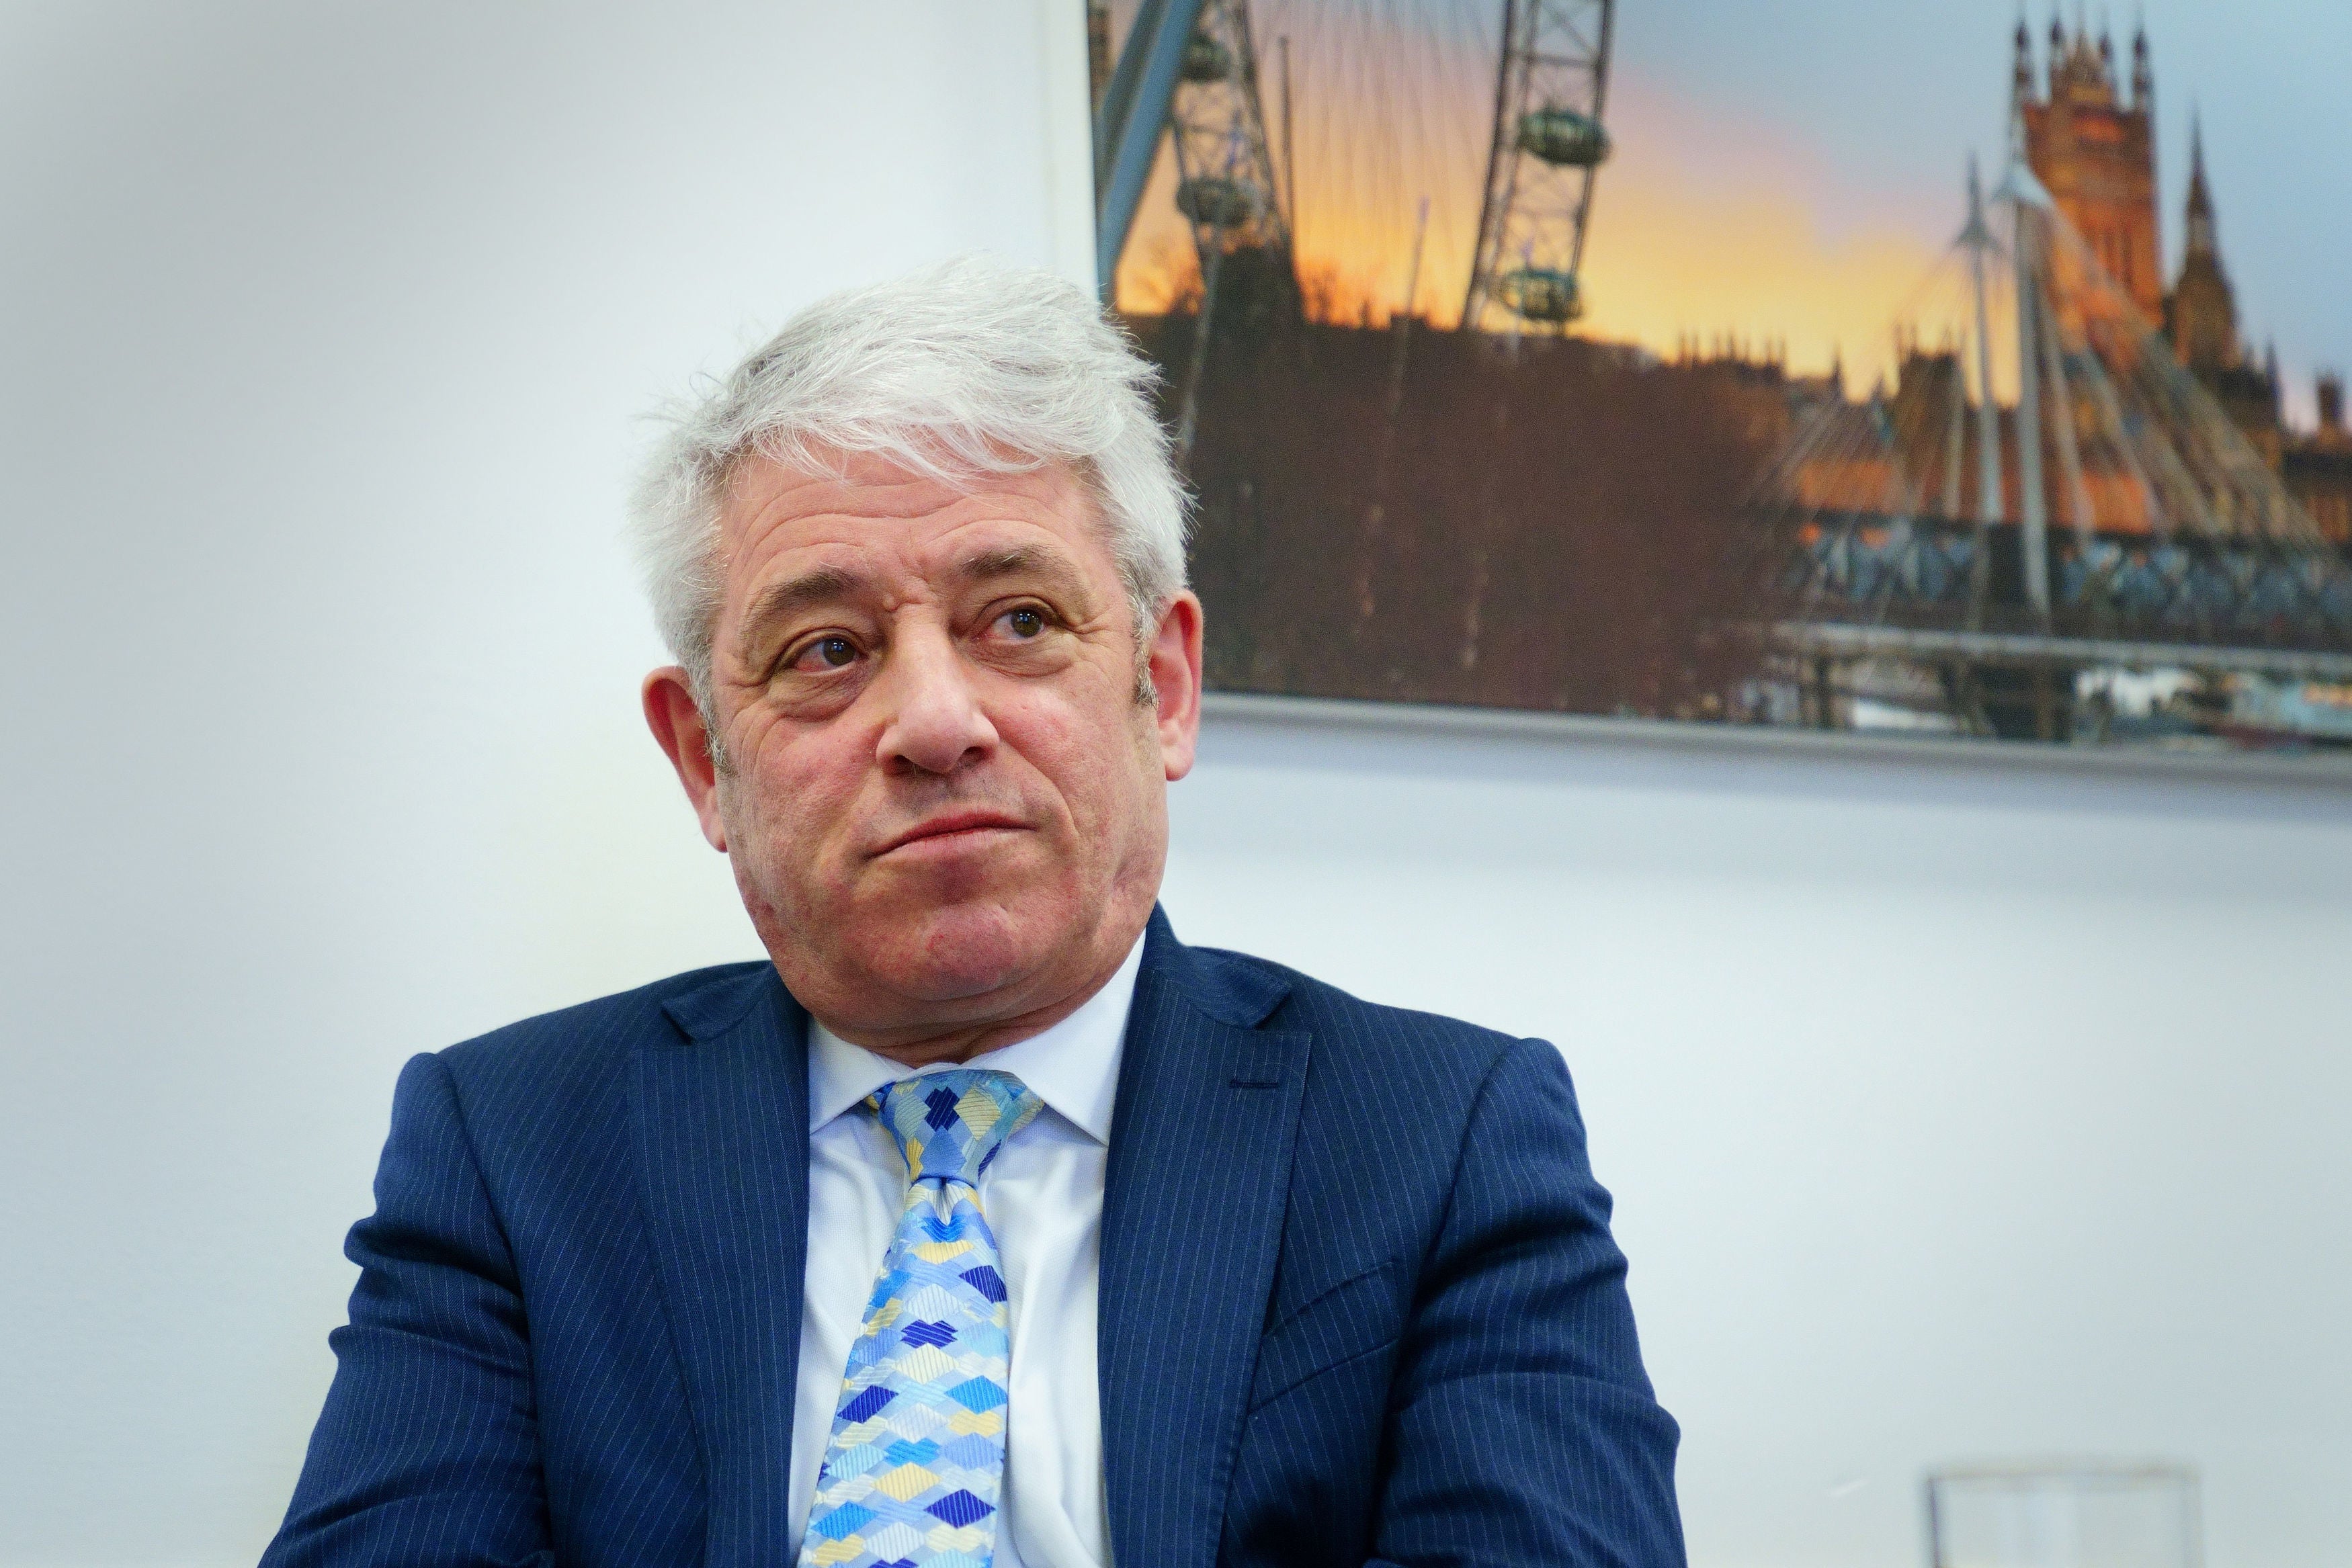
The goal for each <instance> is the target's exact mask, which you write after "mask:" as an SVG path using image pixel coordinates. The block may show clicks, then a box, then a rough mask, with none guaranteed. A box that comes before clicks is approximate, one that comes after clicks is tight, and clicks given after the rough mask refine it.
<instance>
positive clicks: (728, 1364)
mask: <svg viewBox="0 0 2352 1568" xmlns="http://www.w3.org/2000/svg"><path fill="white" fill-rule="evenodd" d="M668 1011H669V1014H670V1017H671V1019H673V1020H674V1021H675V1022H677V1025H678V1027H679V1029H680V1030H682V1031H683V1033H684V1036H685V1038H684V1039H682V1040H677V1041H675V1042H662V1043H657V1044H653V1045H648V1046H646V1047H645V1048H643V1049H642V1050H640V1051H639V1052H638V1055H637V1062H636V1085H635V1087H636V1132H637V1152H638V1157H639V1159H640V1161H641V1163H642V1169H643V1176H644V1190H645V1194H646V1214H647V1218H648V1221H649V1224H650V1227H651V1230H652V1233H653V1238H654V1254H655V1257H656V1267H657V1269H658V1270H659V1277H660V1285H661V1291H662V1296H663V1301H664V1302H665V1304H666V1306H667V1309H668V1317H669V1323H670V1331H671V1333H672V1334H673V1336H674V1337H675V1338H676V1340H677V1351H678V1357H679V1360H680V1363H681V1364H682V1366H683V1369H684V1373H685V1379H686V1386H687V1398H688V1405H689V1406H690V1408H691V1410H692V1412H693V1417H694V1424H695V1428H696V1434H697V1436H698V1438H699V1441H700V1448H701V1452H702V1459H703V1467H704V1474H705V1478H706V1484H707V1485H708V1487H709V1503H708V1506H709V1530H708V1534H707V1536H706V1538H705V1546H704V1559H703V1560H704V1562H705V1563H709V1564H713V1565H714V1568H716V1565H722V1564H738V1565H741V1568H751V1565H753V1564H760V1565H763V1568H764V1565H768V1564H773V1563H789V1562H791V1561H792V1560H793V1556H794V1555H795V1554H796V1553H797V1552H798V1551H799V1549H800V1542H798V1541H796V1540H793V1539H792V1538H791V1536H792V1532H791V1530H790V1528H789V1509H790V1497H791V1490H792V1489H791V1472H792V1453H793V1389H794V1378H795V1375H796V1373H797V1369H798V1364H799V1357H800V1335H801V1300H802V1294H803V1284H804V1275H805V1272H806V1268H807V1250H808V1041H807V1029H806V1019H807V1015H806V1014H805V1013H803V1011H802V1010H801V1008H800V1006H799V1004H798V1003H796V1002H794V1001H793V998H792V997H791V995H790V993H788V992H787V991H785V989H784V988H783V984H782V981H781V980H779V979H778V978H777V977H776V974H775V971H774V970H773V969H772V968H769V967H766V966H764V965H762V966H761V968H760V969H759V970H758V971H756V972H753V973H751V974H748V975H737V976H732V977H727V978H723V979H719V980H714V981H712V982H711V983H710V984H709V985H707V986H704V987H702V988H698V989H697V990H694V991H689V992H687V993H686V994H684V995H683V996H682V997H680V998H676V999H674V1000H673V1001H672V1002H671V1003H670V1004H669V1005H668Z"/></svg>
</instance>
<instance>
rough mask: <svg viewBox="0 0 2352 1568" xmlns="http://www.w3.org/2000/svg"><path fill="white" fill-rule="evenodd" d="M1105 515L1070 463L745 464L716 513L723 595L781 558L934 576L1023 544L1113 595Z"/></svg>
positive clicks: (849, 459) (748, 589)
mask: <svg viewBox="0 0 2352 1568" xmlns="http://www.w3.org/2000/svg"><path fill="white" fill-rule="evenodd" d="M1103 519H1104V512H1103V507H1102V504H1101V501H1100V499H1099V497H1098V496H1097V490H1096V486H1095V485H1094V484H1093V483H1092V476H1091V474H1090V473H1087V472H1083V471H1082V470H1081V469H1080V468H1079V467H1078V466H1077V465H1071V464H1067V463H1058V462H1056V463H1045V464H1040V465H1035V466H1033V467H1030V468H1027V469H1025V470H1022V471H1016V472H1011V473H993V472H980V473H974V474H970V475H967V476H952V477H951V476H940V475H937V474H927V473H923V472H920V471H919V470H918V469H916V468H913V467H911V466H909V465H906V464H904V463H901V462H898V461H897V460H894V459H892V458H889V457H886V456H880V455H873V454H864V453H853V454H840V455H834V454H828V455H824V457H822V458H821V459H820V460H818V461H815V462H812V463H809V464H805V465H803V464H784V463H779V462H777V461H776V460H774V459H772V458H769V457H766V456H761V455H753V456H749V457H746V458H744V459H742V460H741V461H740V462H739V463H738V464H737V465H736V466H735V468H734V469H733V470H732V472H731V473H730V476H729V484H728V486H727V490H726V493H725V499H724V502H723V504H722V506H721V508H720V514H719V541H718V542H719V552H720V562H721V568H722V570H723V572H724V579H725V582H726V593H725V598H726V600H727V601H729V606H730V609H731V608H734V607H735V606H737V605H739V604H740V602H741V601H743V600H744V599H745V598H747V597H749V596H750V595H751V594H753V593H756V592H757V591H759V589H760V587H761V584H762V583H763V582H764V581H765V580H767V579H768V578H770V577H772V576H773V575H774V574H775V573H776V572H777V571H778V570H782V568H783V564H784V563H786V562H803V563H804V562H805V561H807V560H809V559H814V558H823V557H827V556H839V555H842V554H845V553H855V554H861V555H871V554H887V556H888V557H890V558H891V559H893V560H895V561H897V562H898V564H899V565H900V566H901V567H902V568H904V569H907V570H919V571H922V572H925V573H929V572H933V571H937V570H945V569H946V568H947V567H948V566H949V564H950V558H953V559H956V560H961V559H962V558H964V557H966V556H969V555H970V554H971V552H972V551H973V550H974V549H986V548H991V547H994V548H998V549H1012V548H1015V547H1018V546H1022V545H1027V546H1030V547H1032V548H1043V549H1048V550H1052V551H1055V552H1057V553H1060V554H1063V555H1066V556H1067V557H1068V558H1069V559H1070V561H1071V563H1072V564H1073V565H1074V566H1075V567H1076V568H1077V569H1079V570H1081V571H1082V572H1083V573H1084V574H1085V575H1086V576H1087V577H1088V578H1091V579H1096V580H1097V586H1098V587H1100V588H1101V589H1102V590H1103V591H1106V592H1115V591H1117V589H1118V584H1119V573H1118V562H1117V560H1116V559H1115V558H1114V555H1113V552H1112V549H1111V546H1110V539H1109V534H1108V529H1107V528H1106V527H1105V526H1104V520H1103Z"/></svg>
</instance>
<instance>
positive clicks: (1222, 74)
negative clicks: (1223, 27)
mask: <svg viewBox="0 0 2352 1568" xmlns="http://www.w3.org/2000/svg"><path fill="white" fill-rule="evenodd" d="M1177 71H1178V74H1179V75H1181V76H1182V77H1183V78H1184V79H1185V80H1186V81H1196V82H1197V81H1224V80H1227V79H1228V78H1231V77H1232V76H1233V74H1234V52H1233V50H1231V49H1229V48H1227V47H1225V46H1224V45H1223V43H1221V42H1219V41H1218V40H1217V39H1215V38H1213V37H1209V35H1208V34H1206V33H1195V34H1193V35H1192V37H1189V38H1187V39H1185V40H1184V57H1183V63H1182V64H1181V65H1180V66H1178V67H1177Z"/></svg>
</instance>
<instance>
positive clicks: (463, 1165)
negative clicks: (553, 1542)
mask: <svg viewBox="0 0 2352 1568" xmlns="http://www.w3.org/2000/svg"><path fill="white" fill-rule="evenodd" d="M375 1201H376V1208H375V1213H374V1214H373V1216H372V1217H371V1218H366V1219H362V1220H361V1221H360V1222H359V1223H358V1224H357V1225H355V1226H353V1227H352V1233H351V1238H350V1239H349V1241H348V1242H347V1243H346V1244H345V1246H344V1251H345V1253H346V1255H348V1256H349V1257H350V1259H351V1260H352V1262H354V1263H357V1264H358V1265H359V1266H360V1281H359V1284H358V1286H357V1288H356V1289H354V1290H353V1291H352V1305H351V1322H350V1323H349V1325H348V1326H346V1327H343V1328H340V1329H337V1330H336V1331H335V1332H334V1333H332V1334H331V1335H330V1336H329V1339H328V1343H330V1344H331V1345H332V1346H333V1348H334V1352H335V1357H336V1372H335V1381H334V1385H333V1386H332V1387H331V1389H330V1390H329V1391H328V1394H327V1404H326V1408H325V1410H324V1411H323V1412H321V1413H320V1416H319V1425H318V1427H317V1429H316V1430H315V1431H314V1432H312V1434H311V1436H310V1456H309V1458H307V1460H306V1461H305V1462H304V1464H303V1467H302V1479H301V1480H300V1482H299V1484H298V1485H297V1486H296V1488H295V1491H294V1501H293V1504H292V1506H291V1507H290V1508H289V1509H288V1510H287V1513H286V1521H285V1523H284V1524H283V1525H282V1526H280V1527H279V1530H278V1539H277V1540H276V1541H275V1542H272V1543H271V1544H270V1547H269V1550H268V1552H267V1553H266V1554H265V1555H264V1557H263V1558H262V1563H263V1568H298V1565H309V1564H327V1563H331V1564H334V1565H335V1568H365V1565H370V1564H378V1563H381V1564H386V1565H391V1564H398V1565H399V1568H444V1565H446V1568H457V1565H460V1564H463V1565H466V1568H492V1565H520V1564H525V1563H551V1562H552V1561H553V1556H552V1553H551V1550H550V1547H549V1541H548V1524H547V1505H546V1499H545V1490H544V1486H543V1483H542V1480H541V1469H540V1458H539V1434H538V1424H537V1419H536V1416H535V1413H534V1409H533V1403H532V1394H531V1375H530V1338H529V1331H528V1325H527V1323H526V1322H525V1319H524V1314H523V1306H522V1295H521V1286H520V1281H519V1279H518V1278H517V1275H516V1271H515V1264H514V1258H513V1255H512V1252H511V1250H510V1249H509V1246H508V1243H507V1238H506V1234H505V1231H504V1229H503V1228H502V1227H501V1226H500V1224H499V1218H498V1215H497V1213H496V1212H495V1210H494V1209H493V1207H492V1205H491V1201H490V1195H489V1191H488V1187H487V1186H485V1185H484V1183H483V1180H482V1175H481V1170H480V1167H479V1166H478V1163H477V1162H476V1159H475V1156H474V1150H473V1146H472V1144H471V1141H470V1140H469V1138H468V1136H467V1131H466V1125H465V1120H464V1115H463V1113H462V1111H461V1109H460V1106H459V1104H458V1100H457V1085H456V1082H455V1081H454V1080H453V1079H452V1078H451V1077H450V1073H449V1069H448V1067H447V1065H446V1063H445V1062H443V1061H441V1059H440V1058H438V1057H434V1056H420V1057H417V1058H416V1059H415V1061H411V1062H410V1063H409V1064H408V1066H407V1068H406V1069H405V1070H404V1071H403V1072H402V1073H401V1075H400V1086H399V1088H398V1090H397V1091H395V1092H394V1097H393V1109H392V1134H391V1136H390V1138H389V1139H388V1140H387V1142H386V1143H385V1145H384V1150H383V1162H382V1164H381V1165H380V1166H378V1167H377V1169H376V1177H375Z"/></svg>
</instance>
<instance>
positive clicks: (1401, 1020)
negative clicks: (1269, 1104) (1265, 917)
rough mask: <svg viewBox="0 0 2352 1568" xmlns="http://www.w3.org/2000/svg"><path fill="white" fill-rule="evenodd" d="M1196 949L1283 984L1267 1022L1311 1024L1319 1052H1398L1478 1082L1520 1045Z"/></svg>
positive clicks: (1267, 964) (1265, 961) (1265, 965)
mask: <svg viewBox="0 0 2352 1568" xmlns="http://www.w3.org/2000/svg"><path fill="white" fill-rule="evenodd" d="M1195 951H1196V952H1197V953H1199V954H1200V956H1202V958H1203V959H1204V960H1207V961H1208V962H1210V963H1212V964H1214V965H1217V966H1220V967H1226V966H1230V967H1231V968H1232V969H1233V970H1237V971H1240V972H1243V973H1246V974H1248V975H1250V976H1251V977H1253V978H1254V979H1255V981H1256V982H1257V983H1258V984H1259V985H1261V986H1265V985H1267V984H1269V983H1271V984H1274V985H1279V986H1281V987H1283V988H1286V992H1287V994H1286V995H1285V996H1284V997H1283V998H1282V1000H1281V1001H1280V1002H1279V1003H1278V1004H1276V1007H1275V1009H1274V1010H1273V1012H1272V1013H1270V1014H1269V1015H1268V1016H1267V1019H1266V1025H1267V1027H1269V1028H1276V1029H1280V1028H1294V1029H1305V1030H1313V1031H1314V1034H1315V1039H1316V1046H1317V1049H1318V1051H1322V1050H1324V1049H1327V1048H1328V1049H1334V1050H1338V1051H1346V1052H1349V1053H1350V1054H1352V1055H1358V1056H1360V1057H1362V1058H1365V1059H1368V1060H1367V1065H1370V1062H1372V1061H1380V1060H1381V1059H1384V1058H1389V1057H1398V1058H1402V1059H1403V1060H1405V1061H1410V1062H1411V1063H1412V1065H1413V1066H1414V1067H1416V1068H1417V1069H1419V1070H1421V1071H1429V1070H1431V1069H1433V1068H1434V1069H1438V1070H1440V1071H1445V1072H1447V1073H1448V1074H1449V1075H1454V1074H1460V1075H1466V1076H1468V1077H1470V1078H1472V1079H1475V1080H1480V1081H1483V1080H1484V1079H1485V1078H1486V1075H1487V1074H1488V1073H1489V1072H1491V1071H1493V1070H1494V1068H1495V1066H1496V1063H1497V1062H1499V1061H1501V1060H1502V1059H1503V1058H1504V1057H1505V1056H1507V1055H1508V1054H1509V1053H1510V1052H1511V1051H1512V1049H1513V1048H1514V1047H1516V1046H1517V1045H1518V1044H1519V1043H1520V1041H1519V1040H1518V1037H1517V1036H1515V1035H1510V1034H1506V1033H1504V1032H1503V1031H1502V1030H1493V1029H1487V1028H1485V1027H1483V1026H1482V1025H1479V1024H1475V1023H1470V1022H1467V1021H1465V1020H1464V1019H1457V1018H1448V1017H1447V1016H1446V1015H1444V1013H1431V1012H1422V1011H1419V1010H1417V1009H1412V1008H1398V1007H1390V1006H1388V1005H1386V1004H1384V1003H1381V1002H1370V1001H1366V1000H1365V999H1364V998H1361V997H1359V996H1356V995H1354V994H1352V993H1350V992H1348V991H1344V990H1341V989H1340V988H1339V987H1337V986H1334V985H1332V984H1330V983H1329V982H1328V981H1324V980H1318V979H1317V978H1315V977H1314V976H1312V975H1307V974H1303V973H1301V972H1300V971H1298V970H1297V969H1293V968H1291V967H1288V966H1286V965H1283V964H1277V963H1276V962H1274V961H1273V960H1272V959H1269V958H1260V957H1257V956H1254V955H1252V954H1248V953H1235V952H1232V951H1229V950H1227V949H1224V948H1219V947H1203V948H1196V949H1195Z"/></svg>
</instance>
